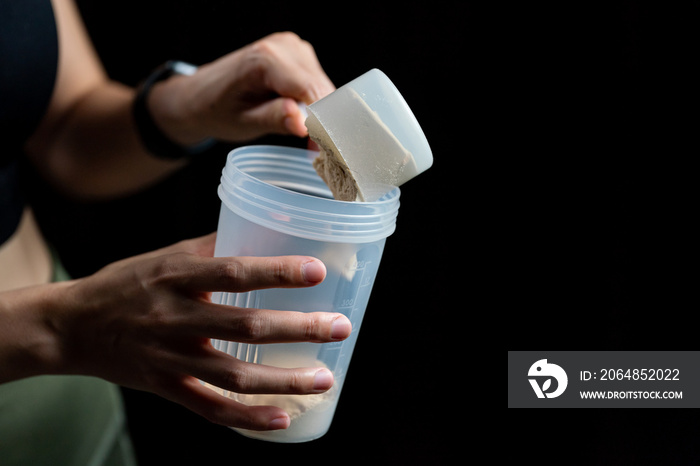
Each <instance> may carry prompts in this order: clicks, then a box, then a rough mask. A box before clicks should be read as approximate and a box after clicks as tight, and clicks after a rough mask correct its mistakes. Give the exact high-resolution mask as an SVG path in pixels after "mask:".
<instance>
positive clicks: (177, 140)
mask: <svg viewBox="0 0 700 466" xmlns="http://www.w3.org/2000/svg"><path fill="white" fill-rule="evenodd" d="M196 70H197V68H196V67H195V66H194V65H190V64H187V63H184V62H178V61H169V62H166V63H165V64H164V65H162V66H161V67H159V68H158V69H156V70H155V71H154V72H153V73H152V74H151V75H150V76H149V77H148V78H147V79H146V80H145V81H144V82H143V83H142V84H141V86H140V87H139V89H138V91H137V94H136V98H135V100H134V108H133V110H134V121H135V124H136V130H137V132H138V134H139V136H140V138H141V141H142V143H143V144H144V146H145V147H146V149H147V150H148V151H149V152H150V153H151V154H152V155H154V156H156V157H158V158H164V159H181V158H187V157H190V156H193V155H197V154H199V153H201V152H204V151H205V150H207V149H209V148H210V147H211V146H212V145H213V144H214V142H215V141H214V140H213V139H211V138H208V137H207V135H206V134H204V133H203V131H202V130H201V129H200V128H199V125H197V124H196V123H197V121H198V120H197V118H196V116H195V115H194V113H195V112H194V109H193V106H192V105H189V104H188V102H189V100H188V99H187V97H186V96H187V95H188V88H189V83H190V76H191V75H192V74H194V73H195V72H196Z"/></svg>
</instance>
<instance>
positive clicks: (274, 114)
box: [248, 97, 308, 137]
mask: <svg viewBox="0 0 700 466" xmlns="http://www.w3.org/2000/svg"><path fill="white" fill-rule="evenodd" d="M248 118H249V122H250V123H251V124H252V125H253V126H255V127H257V128H259V130H260V131H261V132H262V133H276V134H291V135H294V136H299V137H304V136H306V135H307V134H308V131H307V129H306V126H305V125H304V120H305V117H304V115H303V114H302V112H301V110H300V109H299V105H298V104H297V102H296V101H295V100H294V99H290V98H288V97H278V98H276V99H272V100H268V101H267V102H265V103H262V104H260V105H258V106H257V107H255V108H254V109H251V110H250V111H249V112H248Z"/></svg>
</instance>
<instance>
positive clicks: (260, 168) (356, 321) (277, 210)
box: [210, 146, 400, 443]
mask: <svg viewBox="0 0 700 466" xmlns="http://www.w3.org/2000/svg"><path fill="white" fill-rule="evenodd" d="M317 155H318V153H317V152H313V151H307V150H303V149H294V148H285V147H277V146H248V147H242V148H239V149H236V150H234V151H232V152H231V153H230V154H229V156H228V159H227V163H226V166H225V168H224V170H223V174H222V177H221V184H220V186H219V197H220V198H221V201H222V205H221V213H220V217H219V227H218V234H217V241H216V250H215V255H216V256H219V257H222V256H278V255H309V256H313V257H316V258H318V259H320V260H322V261H323V262H324V264H325V265H326V269H327V275H326V279H325V280H324V281H323V282H322V283H321V284H319V285H317V286H314V287H310V288H301V289H296V288H295V289H269V290H256V291H252V292H248V293H215V294H214V295H213V296H212V301H213V302H215V303H220V304H227V305H233V306H241V307H249V308H264V309H276V310H292V311H302V312H313V311H326V312H340V313H342V314H344V315H346V316H347V317H348V318H349V319H350V321H351V322H352V326H353V330H352V334H351V335H350V337H349V338H348V339H346V340H345V341H342V342H333V343H306V342H304V343H279V344H265V345H254V344H244V343H236V342H229V341H221V340H213V341H212V344H213V345H214V347H215V348H216V349H218V350H220V351H224V352H226V353H228V354H230V355H232V356H234V357H236V358H238V359H241V360H243V361H246V362H252V363H257V364H265V365H271V366H277V367H286V368H293V367H320V366H325V367H327V368H329V369H330V370H331V371H332V372H333V375H334V377H335V383H334V386H333V387H332V388H331V389H330V390H329V391H328V392H326V393H322V394H318V395H245V394H238V393H233V392H229V391H225V390H222V389H219V388H217V387H212V386H210V388H212V389H214V390H216V391H217V392H218V393H220V394H222V395H224V396H227V397H231V398H233V399H235V400H236V401H239V402H241V403H244V404H247V405H274V406H279V407H281V408H282V409H285V410H286V411H287V412H288V413H289V415H290V418H291V425H290V427H289V428H288V429H285V430H277V431H263V432H258V431H250V430H245V429H234V430H236V431H237V432H239V433H241V434H243V435H245V436H247V437H252V438H257V439H262V440H268V441H273V442H286V443H291V442H306V441H310V440H314V439H316V438H319V437H321V436H323V435H324V434H325V433H326V432H327V431H328V429H329V428H330V425H331V421H332V419H333V415H334V412H335V408H336V405H337V403H338V398H339V396H340V392H341V389H342V387H343V383H344V381H345V376H346V374H347V371H348V366H349V364H350V358H351V356H352V352H353V348H354V346H355V342H356V340H357V336H358V332H359V330H360V324H361V322H362V318H363V316H364V313H365V309H366V307H367V303H368V301H369V297H370V292H371V290H372V286H373V284H374V279H375V276H376V274H377V270H378V268H379V263H380V260H381V257H382V252H383V250H384V244H385V241H386V238H387V237H388V236H389V235H391V234H392V233H393V232H394V230H395V227H396V217H397V215H398V209H399V195H400V191H399V189H398V188H392V189H391V190H389V191H388V193H387V194H386V195H385V196H384V197H382V198H381V199H379V200H377V201H375V202H363V203H356V202H342V201H336V200H334V199H333V197H332V195H331V192H330V191H329V189H328V187H327V186H326V185H325V183H324V182H323V180H322V179H321V178H320V177H319V176H318V175H317V174H316V172H315V170H314V168H313V166H312V165H311V162H312V160H313V158H315V157H316V156H317Z"/></svg>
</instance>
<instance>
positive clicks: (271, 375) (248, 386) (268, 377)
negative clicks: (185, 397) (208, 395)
mask: <svg viewBox="0 0 700 466" xmlns="http://www.w3.org/2000/svg"><path fill="white" fill-rule="evenodd" d="M163 364H164V365H167V366H169V369H171V370H172V371H173V372H179V373H185V374H189V375H191V376H193V377H196V378H197V379H200V380H203V381H205V382H208V383H210V384H212V385H214V386H216V387H220V388H222V389H224V390H229V391H232V392H235V393H246V394H293V395H311V394H318V393H323V392H325V391H327V390H328V389H330V388H331V387H332V386H333V382H334V379H333V373H332V372H331V371H330V370H328V369H326V368H320V367H308V368H281V367H273V366H267V365H264V364H255V363H250V362H244V361H241V360H239V359H236V358H234V357H233V356H230V355H228V354H226V353H222V352H220V351H217V350H215V349H214V348H213V347H212V346H211V345H209V347H208V348H207V349H205V350H203V351H201V352H200V354H199V355H198V356H196V357H189V356H185V355H183V354H182V353H173V355H172V359H171V360H170V361H166V362H164V363H163Z"/></svg>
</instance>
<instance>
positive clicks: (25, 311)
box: [0, 282, 70, 383]
mask: <svg viewBox="0 0 700 466" xmlns="http://www.w3.org/2000/svg"><path fill="white" fill-rule="evenodd" d="M69 286H70V282H64V283H53V284H48V285H40V286H34V287H29V288H22V289H18V290H13V291H8V292H3V293H0V383H5V382H9V381H12V380H18V379H22V378H25V377H31V376H34V375H41V374H55V373H61V372H63V371H62V367H63V363H62V362H61V351H60V345H59V343H58V338H57V336H56V332H55V329H54V326H53V324H52V321H51V318H49V316H50V315H51V314H50V311H51V308H52V307H56V306H57V305H58V304H57V303H60V301H61V294H62V293H63V292H64V291H65V290H66V289H67V288H68V287H69Z"/></svg>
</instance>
